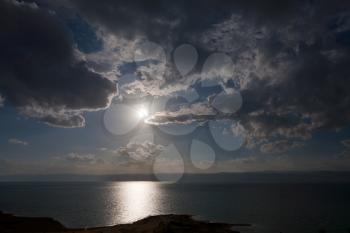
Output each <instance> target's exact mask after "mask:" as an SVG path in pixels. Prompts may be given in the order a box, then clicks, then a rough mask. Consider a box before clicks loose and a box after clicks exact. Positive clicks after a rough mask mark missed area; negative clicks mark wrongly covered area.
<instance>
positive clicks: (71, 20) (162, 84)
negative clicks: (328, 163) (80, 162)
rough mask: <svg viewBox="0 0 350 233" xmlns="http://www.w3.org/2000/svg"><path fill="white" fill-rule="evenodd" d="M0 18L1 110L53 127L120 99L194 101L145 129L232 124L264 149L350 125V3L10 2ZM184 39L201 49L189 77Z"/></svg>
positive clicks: (134, 155)
mask: <svg viewBox="0 0 350 233" xmlns="http://www.w3.org/2000/svg"><path fill="white" fill-rule="evenodd" d="M0 22H1V26H0V27H1V30H0V51H1V53H0V108H4V107H6V106H7V105H9V106H14V107H15V108H16V109H17V110H18V112H19V113H20V114H22V115H24V116H26V117H29V118H33V119H37V120H38V121H41V122H45V123H47V124H50V125H53V126H58V127H83V126H85V117H84V113H85V112H90V111H98V110H102V109H105V108H108V107H109V105H110V104H111V102H112V99H113V97H114V96H118V98H114V99H113V101H116V102H118V101H119V102H120V103H123V104H126V105H128V104H130V103H133V102H137V100H140V102H142V101H144V102H145V100H147V101H148V100H149V99H152V98H157V97H158V98H164V99H166V98H169V99H171V98H173V99H176V101H179V102H181V101H183V102H186V101H187V99H186V98H188V99H191V101H187V102H189V103H187V102H186V104H180V105H179V106H178V107H176V108H172V107H171V106H165V108H163V109H160V110H159V111H157V112H156V113H152V114H151V115H150V116H148V117H147V119H146V120H145V122H146V123H148V124H149V125H151V126H154V127H156V126H164V125H170V124H176V125H180V126H181V125H182V126H183V125H188V124H192V123H193V122H196V123H198V124H199V125H200V126H202V125H205V124H206V123H207V122H210V121H220V120H223V121H224V120H233V121H234V122H235V123H237V122H238V123H239V126H240V128H239V129H240V132H243V131H244V134H245V144H244V145H245V146H246V148H248V149H252V148H255V149H256V150H258V151H259V152H261V153H262V154H273V155H276V154H285V153H287V152H288V150H290V149H300V148H302V147H304V146H305V145H306V143H305V142H306V141H310V140H312V139H313V137H314V135H315V134H316V133H318V132H339V131H341V130H343V129H344V128H346V127H347V126H349V122H350V91H349V87H350V2H349V1H346V0H344V1H343V0H335V1H317V0H316V1H313V0H305V1H301V0H297V1H289V0H287V1H277V0H267V1H259V0H253V1H243V0H234V1H213V0H204V1H186V0H181V1H167V0H157V1H141V0H140V1H124V0H121V1H115V0H105V1H95V0H65V1H55V0H52V1H44V0H28V1H15V0H2V1H1V2H0ZM149 42H151V43H149ZM182 44H190V45H191V46H193V48H194V49H195V51H196V53H198V59H197V57H196V59H194V60H195V61H194V64H193V68H192V69H189V72H187V73H186V74H182V73H181V71H179V70H178V69H177V68H178V67H177V65H178V64H177V61H176V58H175V56H174V54H175V52H174V51H175V50H176V49H177V48H178V46H180V45H182ZM135 54H136V55H135ZM181 56H183V57H181ZM147 57H148V58H147ZM181 59H186V54H182V55H181V54H180V60H181ZM215 61H218V62H216V63H215ZM208 83H209V84H208ZM117 84H118V86H119V92H118V90H117ZM235 91H236V92H239V95H240V96H239V98H241V99H240V101H238V102H239V103H235V104H236V106H233V108H232V109H234V111H231V110H232V109H231V110H230V109H228V111H227V109H226V110H225V109H224V108H223V107H222V106H220V105H221V104H222V103H221V102H220V101H218V100H221V101H222V102H226V103H229V102H230V101H229V100H227V99H226V100H225V99H223V98H221V97H220V93H224V94H228V95H230V94H232V93H233V92H235ZM192 92H196V94H193V93H192ZM184 93H185V94H184ZM179 96H180V97H181V98H183V99H181V98H180V97H179ZM188 96H189V97H188ZM193 96H195V97H193ZM192 97H193V98H192ZM184 99H186V100H184ZM170 102H171V101H170ZM181 103H182V102H181ZM223 109H224V110H223ZM221 110H223V111H221ZM225 111H226V112H225ZM113 119H114V118H113ZM241 127H242V130H241ZM231 128H232V131H234V130H235V129H234V128H233V127H231ZM243 129H244V130H243ZM236 130H237V129H236ZM343 143H344V145H348V144H349V143H345V141H344V142H343ZM339 144H341V143H339ZM159 148H160V145H158V144H157V143H154V144H153V142H152V143H148V144H147V143H146V144H142V143H141V144H138V145H136V144H126V145H125V146H124V147H121V149H119V150H118V153H117V154H118V155H120V157H122V158H124V159H126V158H127V159H126V160H128V161H129V160H136V161H138V160H143V159H147V158H153V157H155V154H159V153H160V149H159ZM113 149H115V148H113ZM347 153H348V152H347ZM142 156H146V157H147V158H143V157H142ZM68 159H85V157H80V156H71V157H68ZM88 159H91V158H90V157H88ZM242 161H244V160H242Z"/></svg>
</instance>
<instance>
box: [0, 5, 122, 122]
mask: <svg viewBox="0 0 350 233" xmlns="http://www.w3.org/2000/svg"><path fill="white" fill-rule="evenodd" d="M54 14H55V13H54V12H50V11H49V10H47V9H46V10H45V9H41V8H40V7H38V6H37V5H36V4H35V3H21V2H16V1H11V0H4V1H1V3H0V15H1V16H0V22H1V25H2V26H1V31H0V37H1V39H0V50H1V55H0V76H1V83H0V92H1V93H2V94H3V95H4V97H5V98H6V100H8V101H9V102H11V104H13V105H14V106H16V107H17V108H18V110H19V111H20V112H21V113H22V114H24V115H25V116H28V117H33V118H36V119H39V120H41V121H44V122H46V123H49V124H52V125H55V126H63V127H79V126H83V125H84V117H82V116H81V115H80V113H81V111H82V110H95V109H98V108H105V107H107V106H108V104H109V102H110V99H111V97H112V96H113V95H114V93H115V91H116V88H115V84H113V83H112V82H110V81H109V80H107V79H105V78H104V77H102V76H101V75H98V74H96V73H94V72H92V71H90V70H89V69H88V67H87V66H86V64H85V63H84V61H82V60H80V59H79V58H78V57H77V56H75V51H74V50H75V48H74V43H73V41H72V37H71V35H70V33H69V32H68V31H67V30H66V29H65V28H64V27H63V25H62V23H61V22H60V21H59V20H58V19H57V18H56V17H55V16H54Z"/></svg>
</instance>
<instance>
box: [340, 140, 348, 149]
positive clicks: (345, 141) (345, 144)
mask: <svg viewBox="0 0 350 233" xmlns="http://www.w3.org/2000/svg"><path fill="white" fill-rule="evenodd" d="M341 143H342V144H343V145H344V146H345V147H350V139H345V140H342V141H341Z"/></svg>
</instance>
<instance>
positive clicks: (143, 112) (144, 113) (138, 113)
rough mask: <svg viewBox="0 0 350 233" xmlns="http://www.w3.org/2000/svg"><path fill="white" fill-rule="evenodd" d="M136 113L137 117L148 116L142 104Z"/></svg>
mask: <svg viewBox="0 0 350 233" xmlns="http://www.w3.org/2000/svg"><path fill="white" fill-rule="evenodd" d="M137 115H138V116H139V118H146V117H147V116H148V110H147V108H145V107H144V106H141V107H140V108H139V109H138V110H137Z"/></svg>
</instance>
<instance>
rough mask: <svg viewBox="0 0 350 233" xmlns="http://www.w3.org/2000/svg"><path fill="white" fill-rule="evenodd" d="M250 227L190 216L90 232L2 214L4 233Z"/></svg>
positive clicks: (172, 232)
mask: <svg viewBox="0 0 350 233" xmlns="http://www.w3.org/2000/svg"><path fill="white" fill-rule="evenodd" d="M242 226H243V227H244V226H247V227H248V226H249V225H248V224H226V223H209V222H204V221H197V220H194V219H192V218H191V216H188V215H159V216H150V217H147V218H145V219H142V220H139V221H137V222H134V223H131V224H121V225H116V226H111V227H99V228H90V229H68V228H66V227H64V226H63V225H62V224H61V223H59V222H57V221H55V220H53V219H51V218H29V217H17V216H14V215H11V214H4V213H1V212H0V232H1V233H48V232H55V233H59V232H62V233H63V232H64V233H73V232H74V233H235V232H238V231H235V230H234V228H235V227H242Z"/></svg>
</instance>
